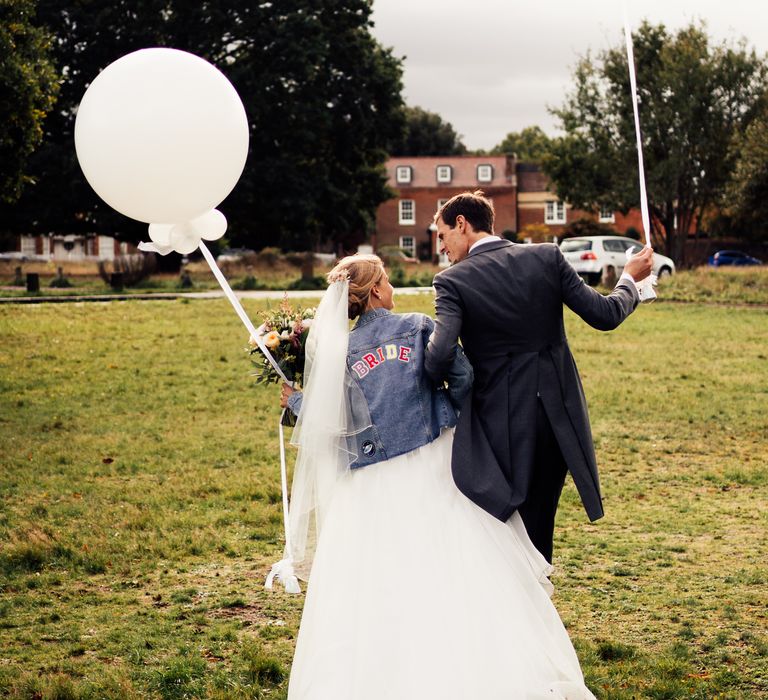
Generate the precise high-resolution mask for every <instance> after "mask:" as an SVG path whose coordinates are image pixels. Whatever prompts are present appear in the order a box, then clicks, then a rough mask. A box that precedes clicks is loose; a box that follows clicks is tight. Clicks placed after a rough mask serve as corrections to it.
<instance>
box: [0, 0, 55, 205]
mask: <svg viewBox="0 0 768 700" xmlns="http://www.w3.org/2000/svg"><path fill="white" fill-rule="evenodd" d="M34 14H35V3H34V2H33V0H5V1H4V2H3V3H1V4H0V200H2V201H4V202H6V203H8V204H12V203H14V202H15V201H16V200H18V199H19V197H20V196H21V192H22V190H23V189H24V186H25V185H27V184H29V183H30V182H31V180H32V178H31V177H30V176H29V174H28V167H27V166H28V159H29V156H30V155H31V154H32V152H33V151H34V150H35V148H36V147H37V146H38V145H39V144H40V142H41V141H42V139H43V122H44V121H45V118H46V116H47V114H48V112H49V111H50V110H51V108H52V107H53V105H54V103H55V102H56V92H57V90H58V82H57V78H58V76H57V74H56V71H55V69H54V67H53V64H52V63H51V60H50V58H49V54H50V37H49V36H48V33H47V32H45V31H44V30H42V29H41V28H39V27H35V26H34V25H33V24H32V19H33V17H34Z"/></svg>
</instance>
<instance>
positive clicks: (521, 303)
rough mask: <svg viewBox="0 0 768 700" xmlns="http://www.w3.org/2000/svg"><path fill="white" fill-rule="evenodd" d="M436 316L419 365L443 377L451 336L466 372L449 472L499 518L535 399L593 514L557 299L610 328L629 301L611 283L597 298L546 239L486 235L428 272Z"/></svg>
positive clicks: (595, 500)
mask: <svg viewBox="0 0 768 700" xmlns="http://www.w3.org/2000/svg"><path fill="white" fill-rule="evenodd" d="M434 286H435V292H436V297H435V307H436V310H437V319H436V326H435V331H434V334H433V335H432V338H431V340H430V342H429V345H428V347H427V353H426V360H425V367H426V371H427V373H428V374H429V375H430V377H432V379H433V380H435V381H441V380H442V379H444V378H445V375H446V372H447V369H448V367H449V366H450V363H451V361H452V359H453V356H454V354H453V353H454V348H455V345H456V342H457V339H458V337H459V336H460V337H461V341H462V344H463V346H464V350H465V352H466V354H467V357H468V358H469V360H470V362H471V363H472V366H473V368H474V370H475V382H474V385H473V388H472V392H471V394H470V395H469V396H468V397H467V399H466V400H465V401H464V404H463V406H462V410H461V415H460V416H459V422H458V425H457V427H456V434H455V438H454V444H453V461H452V470H453V477H454V480H455V482H456V485H457V486H458V488H459V489H460V490H461V491H462V493H464V494H465V495H466V496H467V497H468V498H470V499H471V500H472V501H474V502H475V503H476V504H477V505H478V506H480V507H481V508H483V509H484V510H486V511H488V512H489V513H491V515H493V516H495V517H497V518H499V519H500V520H507V519H508V518H509V517H510V516H511V515H512V513H513V512H514V511H515V510H516V509H517V507H518V506H519V505H520V504H521V503H523V502H524V501H525V498H526V494H527V492H528V484H529V483H530V478H531V471H532V467H533V463H534V455H535V450H536V445H535V441H536V414H537V396H540V397H541V401H542V404H543V406H544V409H545V411H546V413H547V416H548V418H549V421H550V423H551V424H552V428H553V430H554V433H555V435H556V437H557V441H558V444H559V446H560V450H561V451H562V453H563V457H564V458H565V461H566V464H567V465H568V469H569V471H570V472H571V475H572V477H573V480H574V482H575V484H576V487H577V489H578V492H579V495H580V496H581V500H582V502H583V504H584V507H585V509H586V511H587V514H588V515H589V518H590V520H597V519H598V518H600V517H601V516H602V515H603V505H602V499H601V497H600V484H599V481H598V476H597V463H596V460H595V449H594V446H593V444H592V434H591V430H590V426H589V415H588V413H587V403H586V400H585V398H584V391H583V389H582V386H581V380H580V378H579V373H578V370H577V369H576V364H575V362H574V359H573V356H572V355H571V351H570V348H569V347H568V342H567V340H566V337H565V328H564V326H563V304H565V305H566V306H568V307H569V308H570V309H572V310H573V311H574V312H575V313H577V314H578V315H579V316H581V318H582V319H583V320H584V321H586V322H587V323H588V324H589V325H590V326H593V327H594V328H597V329H599V330H606V331H607V330H612V329H614V328H616V327H617V326H618V325H619V324H620V323H621V322H622V321H623V320H624V319H625V318H626V317H627V316H629V314H630V313H632V311H633V310H634V309H635V307H636V306H637V304H638V301H639V299H638V296H637V290H636V289H635V286H634V285H633V284H631V283H630V282H629V281H627V280H624V281H621V282H620V283H619V284H618V285H617V286H616V288H615V289H614V290H613V291H612V292H611V293H610V294H609V295H608V296H603V295H602V294H599V293H598V292H596V291H595V290H594V289H592V288H591V287H589V286H588V285H586V284H585V283H584V282H583V281H582V280H581V278H580V277H579V276H578V275H577V274H576V272H575V271H574V270H573V268H572V267H571V266H570V265H569V264H568V263H567V262H566V260H565V258H563V255H562V253H561V252H560V249H559V248H558V247H557V246H556V245H553V244H550V243H543V244H538V245H517V244H513V243H510V242H509V241H505V240H501V239H500V240H498V241H494V242H491V243H486V244H484V245H481V246H479V247H478V248H476V249H474V250H473V251H472V252H471V253H470V254H469V255H468V256H467V257H466V258H465V259H464V260H462V261H460V262H458V263H457V264H455V265H453V266H452V267H449V268H447V269H446V270H443V271H442V272H441V273H439V274H438V275H437V276H436V277H435V281H434Z"/></svg>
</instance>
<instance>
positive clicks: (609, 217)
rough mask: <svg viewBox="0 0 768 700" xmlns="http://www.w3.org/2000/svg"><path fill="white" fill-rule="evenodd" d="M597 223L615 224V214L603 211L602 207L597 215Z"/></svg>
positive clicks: (606, 210) (609, 210) (610, 210)
mask: <svg viewBox="0 0 768 700" xmlns="http://www.w3.org/2000/svg"><path fill="white" fill-rule="evenodd" d="M598 221H599V222H600V223H601V224H615V223H616V214H615V213H614V211H613V209H605V208H604V207H600V213H599V214H598Z"/></svg>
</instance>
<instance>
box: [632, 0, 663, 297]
mask: <svg viewBox="0 0 768 700" xmlns="http://www.w3.org/2000/svg"><path fill="white" fill-rule="evenodd" d="M624 39H625V41H626V44H627V65H628V66H629V87H630V90H631V92H632V110H633V112H634V116H635V138H636V140H637V169H638V177H639V179H640V214H641V216H642V220H643V233H645V245H646V247H648V248H650V247H651V220H650V216H649V214H648V195H647V193H646V189H645V165H644V163H643V140H642V138H641V136H640V112H639V110H638V106H637V80H636V78H635V56H634V51H633V50H632V31H631V30H630V28H629V18H628V17H627V7H626V5H625V6H624ZM627 253H629V251H627ZM627 259H629V255H627ZM655 283H656V275H648V277H646V278H645V279H644V280H642V281H640V282H636V283H635V286H636V287H637V293H638V295H639V296H640V301H653V300H654V299H655V298H656V292H655V291H654V289H653V285H654V284H655Z"/></svg>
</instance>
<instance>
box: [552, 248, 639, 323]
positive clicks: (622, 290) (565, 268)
mask: <svg viewBox="0 0 768 700" xmlns="http://www.w3.org/2000/svg"><path fill="white" fill-rule="evenodd" d="M553 248H554V250H555V255H556V257H557V269H558V272H559V275H560V288H561V290H562V294H563V302H564V303H565V305H566V306H567V307H568V308H569V309H571V311H573V312H574V313H576V314H578V315H579V316H580V317H581V318H582V319H583V320H584V321H586V322H587V323H588V324H589V325H590V326H592V327H593V328H597V330H600V331H611V330H613V329H614V328H617V327H618V326H619V325H620V324H621V323H622V321H624V319H625V318H627V316H629V314H631V313H632V312H633V311H634V310H635V308H636V307H637V304H638V303H639V301H640V298H639V297H638V294H637V288H636V287H635V285H634V284H632V283H631V282H630V281H629V280H626V279H624V280H621V281H620V282H619V283H618V284H617V285H616V286H615V287H614V289H613V291H612V292H611V293H610V294H608V295H607V296H603V295H602V294H600V292H598V291H596V290H594V289H592V287H590V286H589V285H588V284H586V283H585V282H584V280H583V279H581V277H579V276H578V274H576V270H574V269H573V267H572V266H571V265H570V264H569V263H568V261H567V260H566V259H565V258H564V257H563V253H562V252H561V250H560V249H559V248H558V247H557V246H553Z"/></svg>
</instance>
